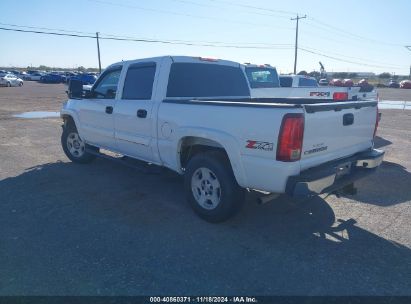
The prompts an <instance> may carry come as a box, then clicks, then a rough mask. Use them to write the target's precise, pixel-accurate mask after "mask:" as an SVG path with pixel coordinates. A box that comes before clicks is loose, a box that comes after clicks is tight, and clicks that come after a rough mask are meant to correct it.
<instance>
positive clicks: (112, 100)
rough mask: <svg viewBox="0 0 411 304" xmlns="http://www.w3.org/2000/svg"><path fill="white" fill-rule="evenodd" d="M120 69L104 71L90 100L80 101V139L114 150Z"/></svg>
mask: <svg viewBox="0 0 411 304" xmlns="http://www.w3.org/2000/svg"><path fill="white" fill-rule="evenodd" d="M120 74H121V67H116V68H113V69H109V70H106V71H105V72H104V73H103V75H102V76H101V77H100V78H99V79H98V82H97V83H96V84H95V86H94V87H93V89H92V92H91V98H87V99H84V100H82V101H81V105H80V110H79V119H80V123H81V131H82V132H81V134H80V135H81V137H83V139H84V140H85V141H86V142H87V143H90V144H92V145H96V146H98V147H103V148H107V149H112V150H116V145H115V139H114V115H113V112H114V108H115V105H116V102H117V98H116V96H117V87H118V82H119V79H120Z"/></svg>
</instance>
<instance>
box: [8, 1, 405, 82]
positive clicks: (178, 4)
mask: <svg viewBox="0 0 411 304" xmlns="http://www.w3.org/2000/svg"><path fill="white" fill-rule="evenodd" d="M10 4H11V2H10V1H6V0H0V12H1V14H0V27H2V28H12V29H22V30H37V31H53V32H61V31H57V30H54V29H59V30H64V31H66V32H61V33H68V32H67V31H73V32H71V33H74V31H76V32H81V33H74V34H80V35H84V34H82V33H86V34H85V35H95V32H100V35H101V36H102V37H107V36H108V35H114V36H127V37H132V38H137V39H141V38H144V39H151V40H153V39H154V40H165V41H174V43H175V42H181V41H186V42H188V43H189V44H197V45H195V46H193V45H178V44H169V43H165V44H164V43H147V42H132V41H112V40H100V48H101V61H102V67H103V68H104V67H105V66H107V65H110V64H112V63H114V62H118V61H121V60H129V59H138V58H146V57H154V56H161V55H188V56H203V57H213V58H221V59H228V60H233V61H238V62H242V63H244V62H251V63H257V64H263V63H264V64H266V63H268V64H271V65H272V66H275V67H277V69H278V70H279V71H280V72H281V73H289V72H292V71H293V66H294V43H295V26H296V22H295V21H292V20H290V19H291V18H293V17H295V16H296V14H299V15H301V16H304V15H307V18H305V19H301V20H300V23H299V29H300V30H299V47H300V49H299V51H298V65H297V71H301V70H306V71H308V72H310V71H313V70H316V71H318V70H319V68H320V67H319V63H318V62H319V61H321V62H322V63H323V64H324V66H325V69H326V71H328V72H335V71H343V72H375V73H382V72H389V73H395V74H397V75H408V74H409V73H410V65H411V50H408V49H407V48H405V46H406V45H411V33H410V29H411V1H409V0H393V1H390V2H388V1H380V0H378V1H376V0H374V1H371V0H361V1H355V0H344V1H341V0H338V1H334V0H328V1H324V0H311V1H302V0H300V1H298V0H287V1H284V0H281V1H277V0H254V1H251V0H151V1H147V0H140V1H132V0H70V1H55V0H31V1H24V3H21V4H20V5H18V4H16V3H14V2H13V4H12V5H10ZM39 28H43V29H39ZM44 28H48V29H50V30H47V29H44ZM51 29H52V30H51ZM93 33H94V34H93ZM198 44H201V45H198ZM0 46H1V56H0V66H4V67H10V66H19V67H27V66H30V65H32V66H38V65H40V64H42V65H47V66H55V67H67V68H76V67H78V66H84V67H98V60H97V47H96V39H90V38H75V37H63V36H51V35H40V34H33V33H21V32H12V31H4V30H0ZM222 46H224V47H222ZM227 46H229V47H227Z"/></svg>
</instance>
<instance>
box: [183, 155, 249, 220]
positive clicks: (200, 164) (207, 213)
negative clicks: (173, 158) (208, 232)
mask: <svg viewBox="0 0 411 304" xmlns="http://www.w3.org/2000/svg"><path fill="white" fill-rule="evenodd" d="M184 178H185V180H184V190H185V193H186V197H187V200H188V202H189V203H190V205H191V207H192V208H193V210H194V211H195V212H196V213H197V215H198V216H200V217H201V218H202V219H204V220H206V221H208V222H212V223H218V222H223V221H226V220H227V219H229V218H231V217H232V216H234V215H235V214H236V213H237V212H238V211H239V210H240V209H241V207H242V205H243V203H244V195H245V190H244V189H242V188H241V187H240V186H239V185H238V184H237V181H236V179H235V177H234V174H233V170H232V169H231V165H230V163H229V161H228V160H227V158H226V156H225V155H224V154H223V153H221V152H217V151H210V152H205V153H200V154H197V155H194V156H193V157H192V158H191V159H190V160H189V162H188V164H187V168H186V173H185V176H184Z"/></svg>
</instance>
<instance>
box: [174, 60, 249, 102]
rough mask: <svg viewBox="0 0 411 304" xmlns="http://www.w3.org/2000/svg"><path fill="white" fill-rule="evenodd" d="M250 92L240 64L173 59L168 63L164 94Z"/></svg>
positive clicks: (242, 93) (214, 94)
mask: <svg viewBox="0 0 411 304" xmlns="http://www.w3.org/2000/svg"><path fill="white" fill-rule="evenodd" d="M234 96H238V97H245V96H247V97H248V96H250V90H249V89H248V84H247V80H246V78H245V77H244V73H243V71H242V70H241V68H240V67H239V66H238V67H234V66H226V65H220V64H210V63H185V62H177V63H173V64H172V65H171V70H170V76H169V79H168V87H167V97H234Z"/></svg>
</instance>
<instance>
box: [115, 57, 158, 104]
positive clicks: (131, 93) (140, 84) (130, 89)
mask: <svg viewBox="0 0 411 304" xmlns="http://www.w3.org/2000/svg"><path fill="white" fill-rule="evenodd" d="M155 73H156V65H155V63H137V64H133V65H131V66H130V68H129V69H128V71H127V76H126V80H125V81H124V88H123V97H122V98H123V99H151V94H152V91H153V82H154V75H155Z"/></svg>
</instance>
